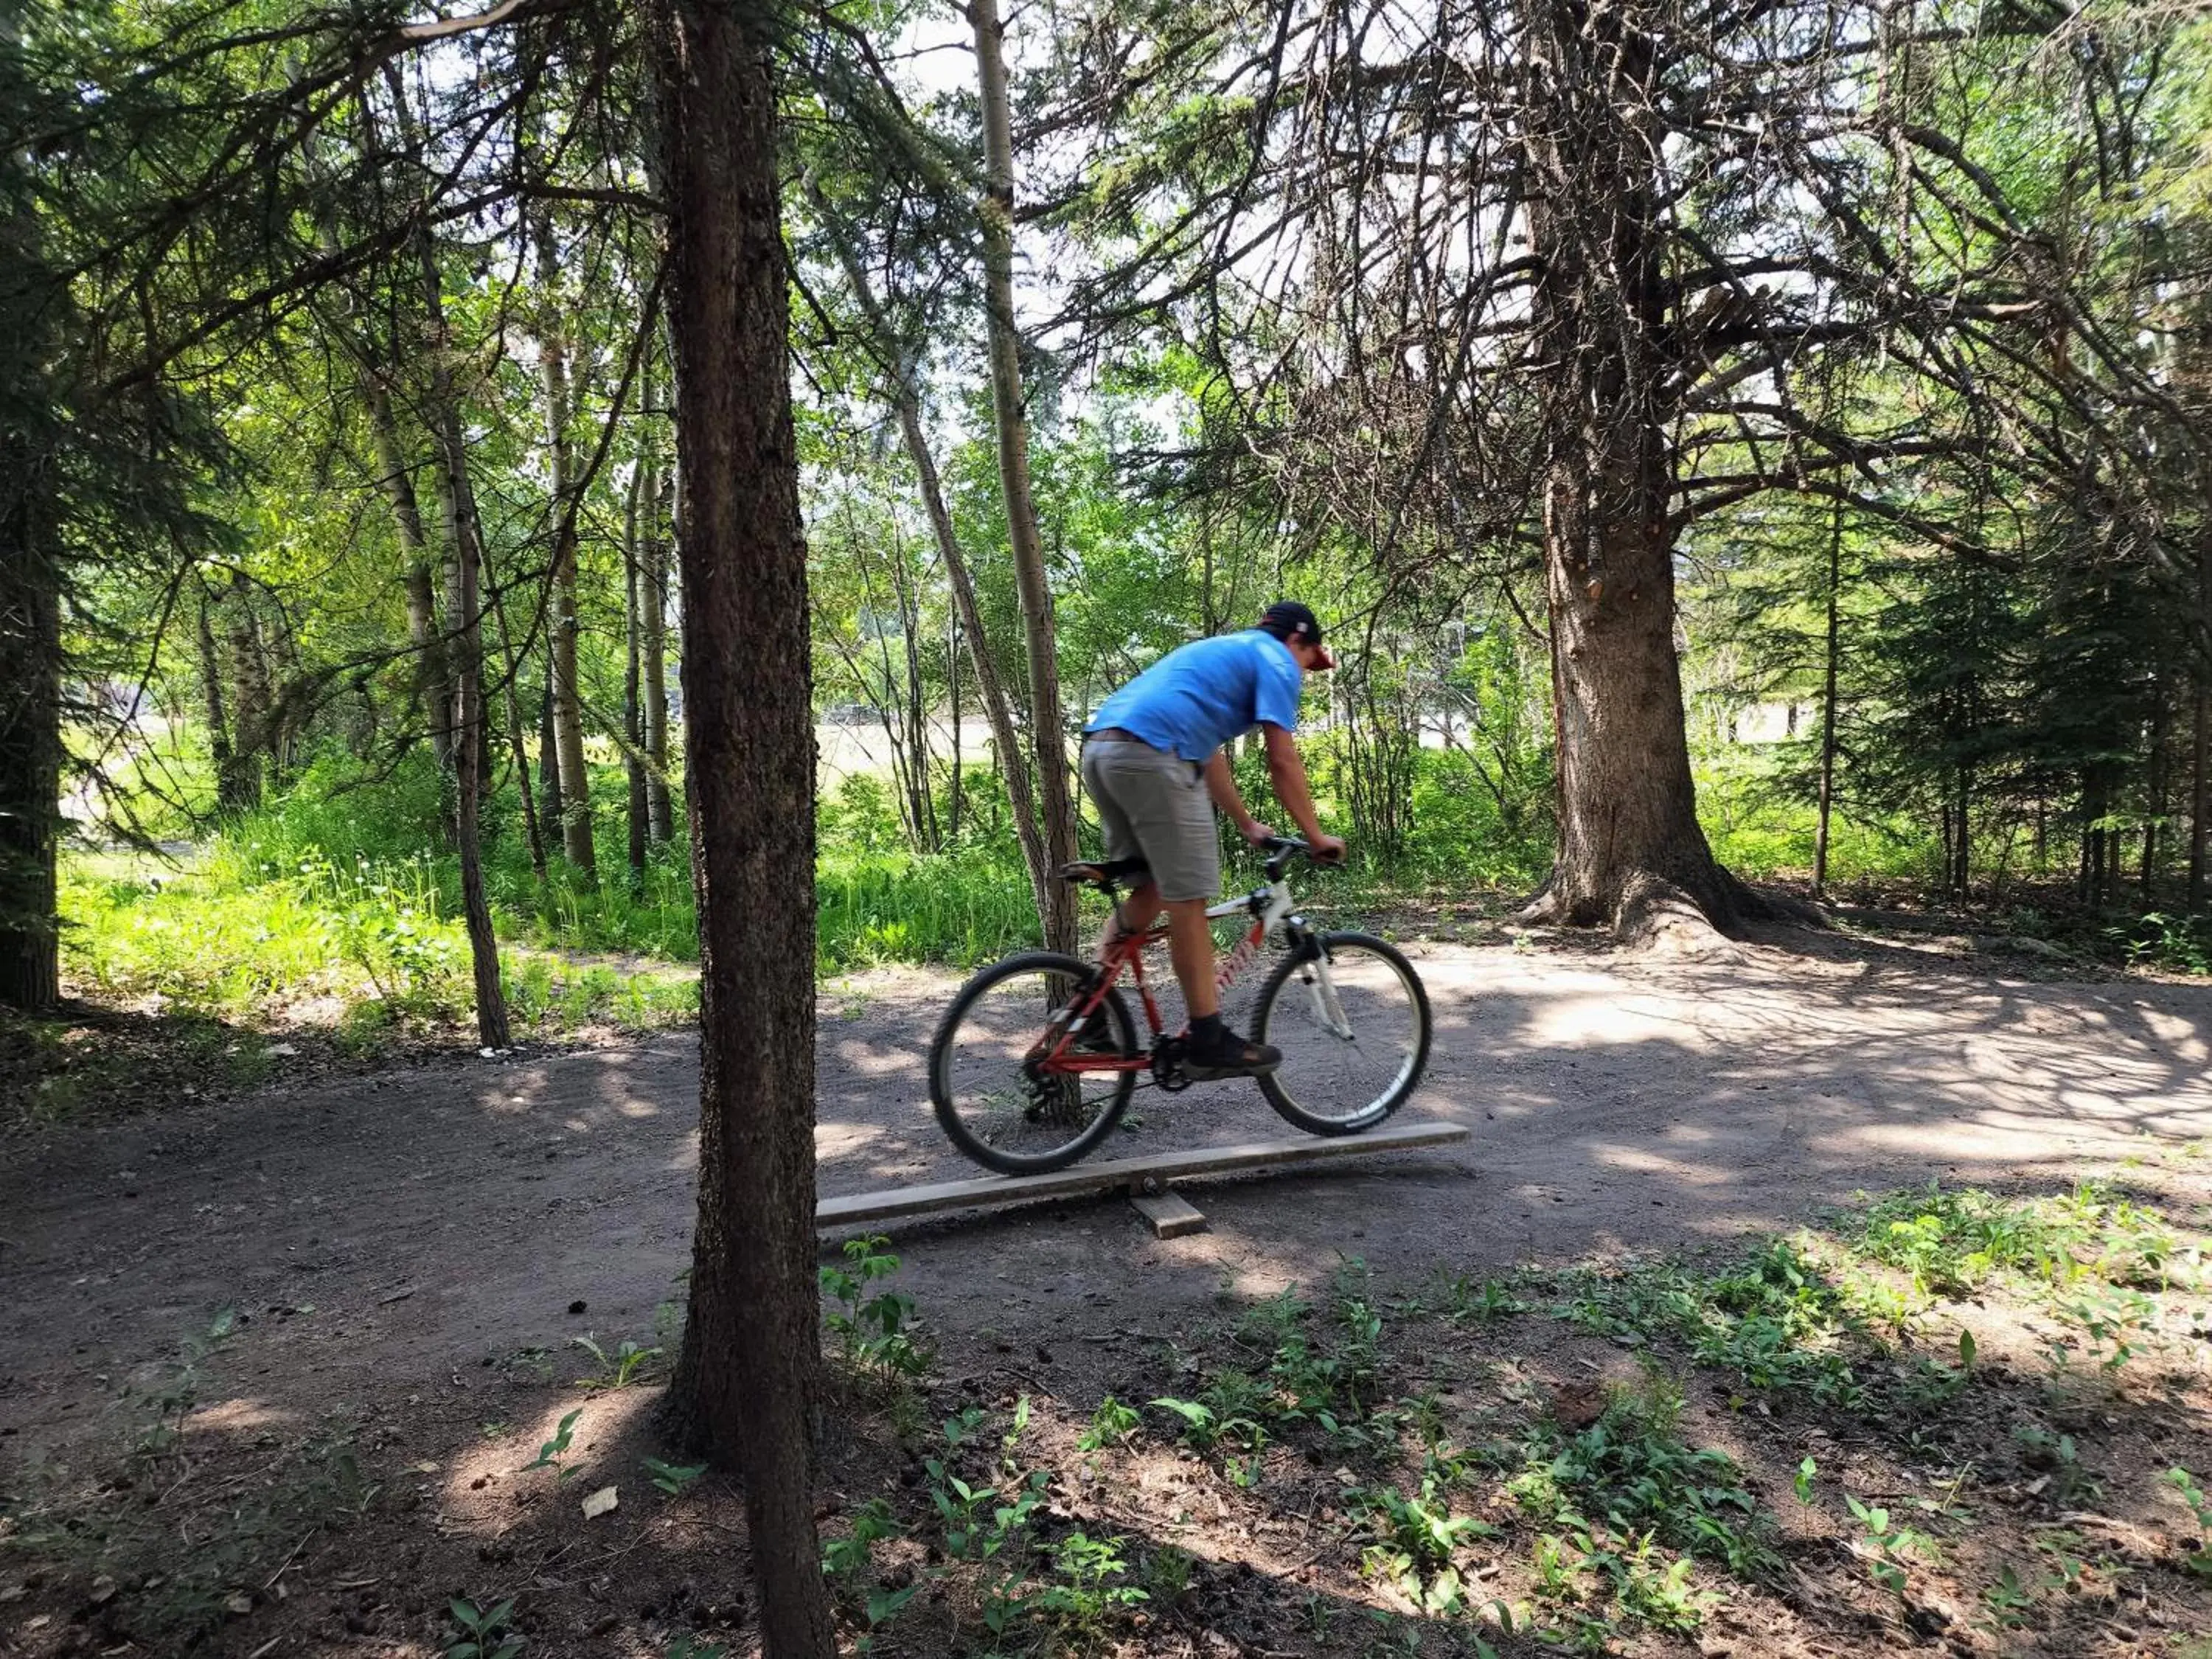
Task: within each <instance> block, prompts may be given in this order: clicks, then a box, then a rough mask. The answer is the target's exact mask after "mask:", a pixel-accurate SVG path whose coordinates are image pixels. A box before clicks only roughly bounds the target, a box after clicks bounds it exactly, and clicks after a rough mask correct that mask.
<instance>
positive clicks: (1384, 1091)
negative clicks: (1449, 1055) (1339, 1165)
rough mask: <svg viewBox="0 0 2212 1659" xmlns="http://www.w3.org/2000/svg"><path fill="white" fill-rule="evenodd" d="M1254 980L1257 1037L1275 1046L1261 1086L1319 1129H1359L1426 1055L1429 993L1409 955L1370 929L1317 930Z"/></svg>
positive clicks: (1390, 1101)
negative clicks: (1314, 953) (1314, 950)
mask: <svg viewBox="0 0 2212 1659" xmlns="http://www.w3.org/2000/svg"><path fill="white" fill-rule="evenodd" d="M1319 944H1320V945H1321V954H1320V955H1319V956H1318V957H1307V958H1301V957H1297V956H1292V957H1289V958H1287V959H1286V960H1285V962H1284V963H1282V965H1281V966H1279V967H1278V968H1277V969H1275V971H1274V972H1273V974H1272V975H1269V976H1268V980H1267V984H1266V985H1264V986H1262V987H1261V991H1260V1000H1259V1006H1258V1010H1257V1012H1256V1013H1255V1016H1254V1018H1253V1022H1252V1036H1253V1037H1254V1039H1255V1041H1257V1042H1267V1043H1272V1044H1273V1045H1274V1046H1275V1047H1276V1048H1279V1049H1281V1050H1282V1051H1283V1063H1282V1064H1281V1065H1280V1066H1277V1067H1276V1068H1275V1070H1274V1071H1273V1073H1270V1074H1268V1075H1267V1076H1266V1077H1263V1078H1261V1079H1260V1087H1261V1091H1262V1092H1264V1093H1265V1094H1266V1095H1267V1103H1268V1104H1269V1105H1270V1106H1273V1108H1274V1109H1275V1110H1276V1111H1277V1112H1278V1113H1279V1114H1280V1115H1282V1116H1283V1117H1284V1118H1285V1119H1286V1120H1287V1121H1290V1122H1291V1123H1295V1124H1296V1125H1297V1127H1299V1128H1301V1129H1304V1130H1305V1131H1307V1132H1308V1133H1311V1134H1317V1135H1350V1134H1358V1133H1359V1132H1360V1131H1361V1130H1362V1129H1371V1128H1373V1127H1375V1126H1376V1124H1378V1123H1380V1122H1381V1121H1383V1119H1384V1118H1386V1117H1388V1116H1389V1115H1390V1114H1391V1113H1393V1112H1395V1111H1396V1110H1397V1109H1398V1108H1399V1107H1400V1106H1401V1105H1403V1104H1404V1103H1405V1101H1406V1097H1407V1096H1408V1095H1410V1094H1412V1093H1413V1088H1414V1085H1416V1084H1418V1083H1419V1082H1420V1080H1421V1071H1422V1068H1423V1067H1424V1066H1426V1065H1427V1064H1428V1063H1429V1028H1430V1020H1429V996H1428V993H1427V992H1426V991H1425V990H1424V989H1423V988H1422V987H1421V978H1420V975H1419V974H1416V973H1415V972H1414V971H1413V963H1410V962H1408V961H1407V960H1406V958H1405V957H1403V956H1401V954H1400V953H1399V951H1398V950H1397V948H1396V947H1395V946H1394V945H1386V944H1385V943H1383V940H1381V939H1376V938H1375V937H1374V936H1373V935H1372V934H1369V933H1323V934H1322V935H1321V936H1320V939H1319Z"/></svg>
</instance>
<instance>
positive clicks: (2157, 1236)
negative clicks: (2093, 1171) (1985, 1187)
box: [1854, 1182, 2201, 1296]
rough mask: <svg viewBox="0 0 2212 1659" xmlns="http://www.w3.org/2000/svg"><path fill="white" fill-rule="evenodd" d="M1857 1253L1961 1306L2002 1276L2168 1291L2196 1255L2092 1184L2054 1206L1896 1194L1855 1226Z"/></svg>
mask: <svg viewBox="0 0 2212 1659" xmlns="http://www.w3.org/2000/svg"><path fill="white" fill-rule="evenodd" d="M1855 1231H1856V1237H1855V1239H1854V1243H1856V1244H1857V1248H1859V1249H1862V1250H1863V1251H1864V1252H1865V1253H1866V1254H1868V1255H1870V1256H1872V1257H1874V1258H1875V1260H1876V1261H1882V1262H1885V1263H1887V1265H1889V1266H1891V1267H1896V1268H1898V1269H1899V1270H1901V1271H1903V1272H1905V1273H1909V1274H1911V1277H1912V1280H1913V1283H1914V1284H1915V1285H1917V1286H1918V1287H1920V1288H1921V1289H1922V1290H1923V1291H1933V1292H1937V1293H1940V1294H1942V1295H1946V1296H1963V1295H1966V1294H1968V1293H1970V1292H1971V1291H1973V1290H1974V1289H1975V1287H1976V1286H1978V1285H1980V1284H1981V1283H1982V1282H1983V1281H1984V1279H1988V1278H1989V1277H1990V1275H1991V1274H1992V1273H1998V1272H2008V1273H2017V1274H2021V1275H2023V1276H2025V1277H2027V1278H2029V1279H2037V1280H2040V1281H2042V1282H2043V1283H2044V1284H2045V1285H2050V1286H2051V1287H2053V1288H2059V1289H2063V1288H2064V1287H2066V1286H2069V1285H2074V1284H2075V1283H2076V1282H2077V1281H2079V1280H2080V1279H2082V1278H2083V1277H2084V1276H2085V1275H2087V1276H2091V1277H2094V1278H2097V1279H2104V1280H2106V1281H2109V1282H2110V1283H2112V1284H2114V1285H2122V1286H2137V1287H2148V1288H2152V1289H2164V1288H2165V1287H2166V1285H2168V1284H2170V1283H2172V1279H2173V1276H2174V1275H2175V1273H2181V1272H2186V1273H2189V1274H2191V1276H2193V1274H2194V1272H2195V1269H2196V1267H2197V1265H2198V1262H2199V1259H2200V1254H2201V1253H2200V1252H2199V1251H2198V1250H2197V1249H2195V1248H2193V1247H2191V1246H2187V1245H2185V1243H2184V1242H2183V1241H2182V1239H2181V1237H2180V1236H2179V1234H2178V1233H2176V1232H2175V1231H2173V1229H2172V1227H2171V1226H2169V1225H2167V1224H2166V1221H2165V1220H2164V1218H2161V1217H2160V1216H2159V1215H2158V1214H2157V1213H2156V1212H2154V1211H2151V1210H2148V1209H2147V1208H2145V1207H2143V1206H2141V1205H2138V1204H2136V1203H2134V1202H2132V1201H2130V1200H2126V1199H2116V1198H2113V1197H2112V1195H2111V1194H2109V1193H2108V1192H2107V1191H2106V1188H2103V1187H2102V1186H2100V1184H2099V1183H2097V1182H2081V1183H2080V1184H2079V1185H2078V1186H2076V1187H2075V1188H2074V1190H2073V1191H2072V1192H2071V1193H2069V1194H2063V1195H2061V1196H2057V1197H2050V1198H2031V1199H2006V1198H1999V1197H1997V1196H1996V1195H1995V1194H1990V1193H1986V1192H1983V1191H1980V1190H1979V1189H1978V1188H1954V1189H1946V1188H1942V1187H1939V1186H1935V1185H1930V1186H1929V1187H1927V1188H1914V1189H1910V1190H1907V1191H1904V1192H1899V1193H1893V1194H1890V1195H1889V1196H1887V1197H1886V1198H1883V1199H1881V1200H1877V1201H1876V1202H1875V1203H1874V1204H1872V1205H1870V1206H1868V1208H1867V1209H1866V1210H1865V1211H1864V1212H1863V1214H1862V1215H1861V1216H1859V1217H1858V1218H1857V1219H1856V1227H1855Z"/></svg>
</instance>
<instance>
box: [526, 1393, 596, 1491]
mask: <svg viewBox="0 0 2212 1659" xmlns="http://www.w3.org/2000/svg"><path fill="white" fill-rule="evenodd" d="M583 1414H584V1409H583V1407H580V1406H579V1407H577V1408H576V1409H575V1410H574V1411H572V1412H570V1413H568V1415H567V1416H566V1417H564V1418H562V1419H561V1422H560V1426H558V1427H557V1428H556V1429H555V1430H554V1431H553V1437H552V1438H551V1439H550V1440H548V1441H547V1442H546V1443H544V1445H542V1446H540V1447H538V1455H537V1456H535V1457H533V1458H532V1459H531V1460H530V1461H529V1462H527V1463H525V1464H524V1465H523V1466H522V1468H520V1469H519V1470H517V1471H516V1473H517V1474H528V1473H529V1472H530V1471H531V1470H532V1469H550V1470H552V1471H553V1478H554V1480H556V1481H557V1480H568V1478H569V1476H571V1475H573V1474H575V1473H576V1471H575V1470H574V1468H571V1467H570V1466H569V1465H568V1464H565V1463H563V1462H561V1455H562V1453H563V1452H565V1451H567V1450H568V1448H569V1446H570V1445H571V1444H572V1443H574V1439H575V1436H576V1419H578V1418H580V1417H581V1416H582V1415H583Z"/></svg>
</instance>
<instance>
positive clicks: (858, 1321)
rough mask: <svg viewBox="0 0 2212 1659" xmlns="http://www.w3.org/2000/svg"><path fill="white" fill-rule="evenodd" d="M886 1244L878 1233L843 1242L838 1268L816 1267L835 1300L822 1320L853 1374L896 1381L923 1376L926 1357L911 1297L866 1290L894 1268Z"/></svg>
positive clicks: (896, 1267)
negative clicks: (842, 1258) (841, 1262)
mask: <svg viewBox="0 0 2212 1659" xmlns="http://www.w3.org/2000/svg"><path fill="white" fill-rule="evenodd" d="M844 1255H845V1264H844V1266H842V1267H823V1269H822V1270H821V1279H822V1288H823V1290H824V1291H827V1292H828V1293H829V1296H830V1297H833V1298H834V1299H835V1300H836V1304H837V1306H836V1309H835V1310H833V1311H831V1312H830V1313H829V1315H828V1316H826V1317H825V1318H824V1320H823V1323H824V1324H826V1325H827V1326H828V1327H829V1329H830V1331H831V1332H832V1334H835V1335H836V1338H837V1341H838V1346H839V1352H841V1354H842V1357H843V1358H844V1360H845V1363H846V1364H847V1366H848V1368H849V1369H850V1370H852V1372H853V1373H854V1375H855V1376H860V1377H861V1378H863V1379H866V1380H869V1381H872V1382H875V1383H884V1384H896V1383H902V1382H904V1381H906V1380H908V1379H910V1378H913V1377H916V1376H924V1375H926V1374H927V1371H928V1370H929V1366H930V1361H931V1355H930V1352H929V1350H928V1349H927V1347H925V1346H923V1345H921V1344H920V1343H918V1342H916V1341H915V1338H914V1335H913V1328H914V1324H915V1307H914V1298H913V1297H910V1296H908V1295H907V1294H906V1293H905V1292H903V1291H893V1290H880V1291H874V1292H873V1293H872V1294H871V1290H870V1287H871V1286H872V1285H875V1283H876V1282H877V1281H878V1280H879V1279H888V1278H890V1276H891V1275H892V1274H893V1273H896V1272H897V1271H898V1270H899V1259H898V1257H897V1256H896V1255H892V1254H891V1252H890V1239H888V1238H886V1237H884V1236H883V1235H882V1234H880V1233H878V1234H875V1235H872V1237H867V1238H852V1239H848V1240H846V1241H845V1250H844Z"/></svg>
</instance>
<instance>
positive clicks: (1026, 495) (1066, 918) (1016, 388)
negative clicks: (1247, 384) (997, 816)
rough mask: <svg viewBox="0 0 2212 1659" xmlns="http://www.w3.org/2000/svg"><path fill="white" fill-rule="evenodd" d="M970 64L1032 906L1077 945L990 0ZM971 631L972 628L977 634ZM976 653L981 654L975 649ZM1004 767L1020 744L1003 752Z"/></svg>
mask: <svg viewBox="0 0 2212 1659" xmlns="http://www.w3.org/2000/svg"><path fill="white" fill-rule="evenodd" d="M968 20H969V23H970V25H971V26H972V27H974V29H975V63H976V68H977V71H978V75H979V77H980V80H981V91H982V104H983V159H984V173H985V179H986V185H985V195H984V198H983V201H982V203H981V219H982V228H983V294H984V308H985V319H986V322H987V329H988V332H989V335H990V344H991V406H992V411H993V414H994V416H995V417H996V422H997V426H998V440H999V482H1000V487H1001V489H1003V490H1004V492H1005V495H1006V537H1007V540H1008V542H1009V543H1010V544H1011V545H1012V551H1013V559H1014V582H1015V586H1016V587H1017V588H1018V590H1019V591H1020V593H1021V601H1022V624H1023V633H1024V642H1025V644H1026V646H1027V647H1028V652H1029V671H1030V740H1031V741H1032V742H1033V743H1034V744H1035V745H1036V798H1037V804H1038V805H1040V806H1041V807H1042V809H1043V823H1042V829H1043V847H1044V858H1043V860H1042V862H1043V863H1044V865H1045V866H1046V871H1047V872H1048V873H1047V877H1046V879H1045V882H1044V893H1043V895H1042V903H1041V905H1040V910H1041V913H1042V916H1043V919H1044V936H1045V943H1046V945H1048V947H1049V948H1050V949H1052V950H1054V951H1074V950H1075V949H1076V948H1077V940H1076V931H1075V930H1076V910H1075V890H1074V889H1073V887H1072V886H1070V885H1069V884H1067V883H1066V882H1064V881H1060V880H1056V879H1054V878H1051V876H1050V874H1049V872H1050V871H1051V870H1052V869H1053V868H1054V867H1056V866H1059V865H1062V864H1067V863H1072V862H1073V861H1074V860H1075V858H1076V857H1077V850H1076V840H1075V812H1074V806H1073V802H1072V801H1071V800H1070V799H1069V795H1068V782H1067V749H1066V743H1065V741H1064V739H1063V738H1062V736H1061V733H1060V665H1059V657H1058V653H1057V648H1056V647H1055V645H1054V638H1053V611H1052V589H1051V587H1050V586H1049V585H1048V583H1047V582H1046V580H1045V569H1044V545H1043V543H1042V538H1040V537H1039V536H1038V534H1037V520H1036V502H1035V501H1033V500H1032V499H1031V497H1030V449H1029V411H1028V410H1027V409H1026V408H1025V407H1024V404H1023V401H1022V367H1021V340H1020V336H1019V335H1018V333H1017V332H1016V331H1015V327H1014V145H1013V134H1012V126H1011V125H1010V123H1009V120H1008V118H1007V113H1006V58H1005V57H1004V55H1003V45H1004V43H1003V40H1002V38H1001V37H1002V33H1003V30H1002V28H1001V26H1000V21H999V7H998V0H970V3H969V10H968ZM977 637H978V638H979V639H980V638H981V635H978V636H977ZM977 654H978V655H979V656H980V655H981V652H980V651H979V652H978V653H977ZM1006 761H1007V767H1006V769H1007V772H1008V775H1010V776H1011V775H1012V772H1013V771H1014V770H1015V769H1017V768H1018V766H1019V765H1020V751H1019V750H1009V751H1008V752H1007V756H1006Z"/></svg>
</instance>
